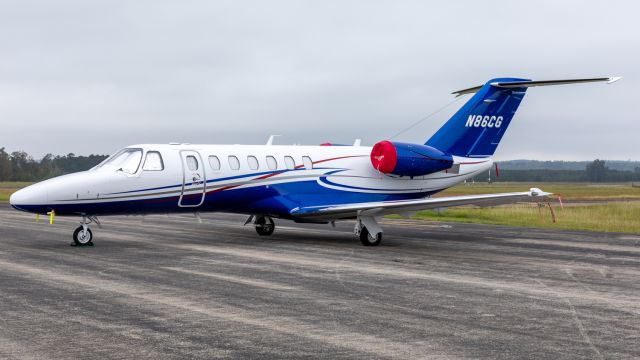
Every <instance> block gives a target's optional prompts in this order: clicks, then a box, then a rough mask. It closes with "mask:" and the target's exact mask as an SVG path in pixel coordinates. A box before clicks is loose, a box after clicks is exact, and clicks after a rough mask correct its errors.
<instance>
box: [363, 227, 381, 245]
mask: <svg viewBox="0 0 640 360" xmlns="http://www.w3.org/2000/svg"><path fill="white" fill-rule="evenodd" d="M381 241H382V233H378V234H377V235H376V236H373V235H371V233H369V230H367V228H366V227H363V228H362V230H360V242H361V243H362V245H364V246H378V245H380V242H381Z"/></svg>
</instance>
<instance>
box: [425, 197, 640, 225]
mask: <svg viewBox="0 0 640 360" xmlns="http://www.w3.org/2000/svg"><path fill="white" fill-rule="evenodd" d="M553 208H554V212H555V216H556V222H555V223H554V222H553V220H552V215H551V211H550V210H549V208H548V207H547V206H546V205H545V206H544V207H540V208H539V207H538V205H537V204H516V205H512V206H500V207H492V208H472V207H460V208H450V209H446V210H443V211H441V212H436V211H433V210H428V211H420V212H418V213H416V214H415V215H414V216H413V217H412V218H413V219H417V220H431V221H445V222H468V223H476V224H495V225H508V226H524V227H538V228H553V229H565V230H588V231H605V232H627V233H640V201H629V202H613V203H603V204H596V205H585V206H565V207H564V209H562V208H560V207H559V206H553Z"/></svg>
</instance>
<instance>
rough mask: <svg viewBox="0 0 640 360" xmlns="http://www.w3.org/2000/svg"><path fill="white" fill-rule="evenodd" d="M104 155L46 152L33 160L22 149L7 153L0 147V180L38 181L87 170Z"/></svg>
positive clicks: (104, 157) (101, 159) (96, 163)
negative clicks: (62, 154)
mask: <svg viewBox="0 0 640 360" xmlns="http://www.w3.org/2000/svg"><path fill="white" fill-rule="evenodd" d="M106 158H107V156H106V155H89V156H76V155H75V154H68V155H64V156H60V155H56V156H54V155H52V154H47V155H45V156H44V157H43V158H42V159H41V160H34V159H33V158H32V157H31V156H30V155H29V154H27V153H26V152H24V151H14V152H12V153H10V154H9V153H7V152H6V151H5V148H0V181H39V180H44V179H49V178H52V177H55V176H58V175H64V174H69V173H73V172H78V171H83V170H88V169H90V168H92V167H94V166H96V165H98V164H99V163H100V162H102V161H103V160H104V159H106Z"/></svg>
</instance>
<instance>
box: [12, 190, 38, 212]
mask: <svg viewBox="0 0 640 360" xmlns="http://www.w3.org/2000/svg"><path fill="white" fill-rule="evenodd" d="M9 203H10V204H11V206H13V207H14V208H15V209H18V210H22V211H36V209H37V208H38V207H39V206H41V205H44V204H46V203H47V186H46V185H45V184H34V185H31V186H27V187H26V188H24V189H21V190H18V191H16V192H15V193H13V194H12V195H11V197H10V198H9Z"/></svg>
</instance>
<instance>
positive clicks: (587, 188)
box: [437, 182, 640, 201]
mask: <svg viewBox="0 0 640 360" xmlns="http://www.w3.org/2000/svg"><path fill="white" fill-rule="evenodd" d="M532 187H537V188H540V189H542V190H544V191H547V192H551V193H554V194H558V195H561V196H562V199H563V200H569V201H571V200H579V201H589V200H594V201H599V200H625V199H629V200H636V199H637V200H640V188H638V187H632V186H631V184H630V183H616V184H592V183H525V182H522V183H520V182H504V183H503V182H498V183H493V184H487V183H475V184H472V185H458V186H454V187H452V188H449V189H447V190H445V191H443V192H441V193H439V194H437V196H454V195H475V194H490V193H498V192H515V191H527V190H529V189H530V188H532Z"/></svg>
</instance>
